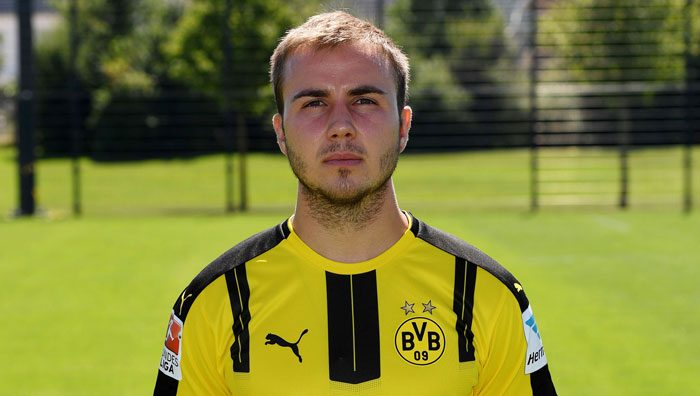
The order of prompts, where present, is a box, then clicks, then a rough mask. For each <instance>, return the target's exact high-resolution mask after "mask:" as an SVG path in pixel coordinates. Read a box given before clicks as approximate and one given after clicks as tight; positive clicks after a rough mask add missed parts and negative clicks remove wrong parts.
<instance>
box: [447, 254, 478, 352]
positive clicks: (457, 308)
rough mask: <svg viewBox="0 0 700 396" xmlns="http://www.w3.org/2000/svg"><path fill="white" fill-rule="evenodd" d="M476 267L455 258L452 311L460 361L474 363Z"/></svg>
mask: <svg viewBox="0 0 700 396" xmlns="http://www.w3.org/2000/svg"><path fill="white" fill-rule="evenodd" d="M475 285H476V265H474V264H473V263H469V262H467V261H466V260H464V259H463V258H460V257H455V287H454V303H453V305H452V307H453V308H452V309H453V310H454V312H455V313H456V314H457V326H456V329H457V335H458V345H459V361H460V362H472V361H474V360H475V357H474V333H473V332H472V319H473V312H472V311H473V309H474V287H475Z"/></svg>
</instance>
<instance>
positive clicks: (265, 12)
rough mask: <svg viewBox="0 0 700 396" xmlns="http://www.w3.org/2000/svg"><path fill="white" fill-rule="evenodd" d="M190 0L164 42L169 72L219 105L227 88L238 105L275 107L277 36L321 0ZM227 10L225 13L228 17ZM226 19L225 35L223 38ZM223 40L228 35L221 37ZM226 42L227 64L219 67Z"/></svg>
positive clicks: (254, 111) (248, 110) (251, 109)
mask: <svg viewBox="0 0 700 396" xmlns="http://www.w3.org/2000/svg"><path fill="white" fill-rule="evenodd" d="M227 1H231V0H193V1H192V2H191V3H190V4H189V6H188V7H187V9H186V12H185V13H184V15H183V18H182V19H180V21H179V22H178V24H177V26H176V27H175V29H174V31H172V32H171V34H170V39H169V40H168V42H167V43H165V45H164V47H163V48H164V50H165V54H166V56H167V59H168V64H169V68H168V75H169V76H170V77H171V78H172V79H174V80H176V81H179V82H180V83H182V84H184V85H186V86H189V87H191V88H192V89H196V90H197V91H200V92H204V93H206V94H208V95H212V96H213V97H215V98H217V100H218V101H219V102H220V103H221V104H222V105H223V104H224V102H225V101H226V97H227V95H228V94H230V95H231V98H232V100H233V103H232V105H233V107H234V109H235V110H236V111H239V112H243V113H245V114H248V115H250V116H261V115H263V114H264V115H265V116H267V115H268V114H269V113H270V112H271V111H272V109H273V107H272V104H273V103H272V102H273V101H272V91H271V90H270V88H269V77H268V70H269V58H270V55H271V54H272V51H273V50H274V48H275V46H276V45H277V42H278V40H279V37H280V36H282V35H283V34H284V32H285V31H286V30H288V29H290V28H291V27H292V26H294V25H296V24H298V23H300V22H302V18H303V17H304V16H306V15H311V13H312V12H313V11H316V10H317V8H318V6H319V1H304V0H288V1H285V2H281V1H274V0H236V1H231V3H230V4H233V5H235V6H234V7H231V9H230V10H227V8H226V3H227ZM226 13H229V15H228V17H226ZM224 24H228V29H229V31H230V34H229V37H228V38H225V37H224V36H225V31H224ZM224 40H230V41H229V42H228V43H225V42H224ZM226 44H228V45H230V48H231V51H232V54H231V55H232V56H231V58H232V59H231V61H232V62H231V70H230V75H226V74H225V73H224V72H223V70H222V65H224V64H225V62H226V59H225V54H224V51H222V49H223V48H224V47H225V45H226Z"/></svg>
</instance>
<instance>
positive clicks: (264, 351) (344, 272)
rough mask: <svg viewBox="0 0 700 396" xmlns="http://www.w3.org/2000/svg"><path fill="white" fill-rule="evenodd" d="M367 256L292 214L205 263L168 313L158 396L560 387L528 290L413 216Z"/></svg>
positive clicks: (524, 391) (521, 391)
mask: <svg viewBox="0 0 700 396" xmlns="http://www.w3.org/2000/svg"><path fill="white" fill-rule="evenodd" d="M410 220H411V224H410V227H409V228H408V229H407V230H406V232H405V233H404V234H403V236H402V237H401V239H399V240H398V241H397V242H396V243H395V244H394V245H393V246H392V247H391V248H389V249H388V250H387V251H385V252H384V253H382V254H381V255H379V256H377V257H375V258H373V259H371V260H368V261H364V262H360V263H353V264H347V263H339V262H334V261H331V260H329V259H327V258H325V257H323V256H321V255H319V254H317V253H316V252H314V251H313V250H312V249H311V248H309V247H308V246H307V245H306V244H305V243H304V242H303V241H302V240H301V239H300V238H299V237H298V235H297V234H296V233H295V232H294V230H293V227H292V222H291V221H289V220H288V221H285V222H284V223H282V224H280V225H278V226H276V227H273V228H271V229H269V230H267V231H264V232H262V233H259V234H257V235H255V236H253V237H251V238H249V239H247V240H246V241H244V242H242V243H240V244H239V245H237V246H235V247H234V248H232V249H231V250H229V251H228V252H226V253H224V254H223V255H222V256H221V257H219V258H218V259H216V260H215V261H214V262H212V263H211V264H210V265H209V266H207V267H206V268H205V269H204V270H203V271H202V272H201V273H200V274H199V275H197V276H196V277H195V278H194V280H193V281H192V282H191V283H190V284H189V285H188V286H187V288H185V290H184V291H183V292H182V293H181V294H180V295H179V296H178V298H177V300H176V301H175V305H174V306H173V310H172V312H171V315H170V321H169V324H168V328H167V333H166V339H165V345H164V347H163V354H162V357H161V363H160V370H159V372H158V378H157V381H156V387H155V394H156V395H235V396H239V395H241V396H242V395H256V396H257V395H280V394H284V395H351V394H362V395H401V396H408V395H554V394H556V393H555V390H554V385H553V384H552V380H551V377H550V374H549V369H548V366H547V358H546V355H545V354H544V349H543V348H542V341H541V339H540V331H539V329H538V328H537V324H536V323H535V320H534V317H533V315H532V309H531V308H530V305H529V303H528V299H527V297H526V296H525V292H524V291H523V288H522V286H521V285H520V284H519V283H518V282H517V280H516V279H515V278H514V277H513V276H512V275H511V274H510V273H509V272H508V271H506V270H505V269H504V268H503V267H501V266H500V265H499V264H498V263H496V262H495V261H494V260H493V259H491V258H489V257H488V256H486V255H485V254H484V253H482V252H481V251H479V250H477V249H476V248H474V247H472V246H471V245H469V244H467V243H465V242H463V241H461V240H459V239H457V238H455V237H453V236H451V235H448V234H446V233H444V232H442V231H439V230H437V229H435V228H433V227H430V226H428V225H426V224H425V223H423V222H421V221H420V220H418V219H416V218H413V217H411V219H410Z"/></svg>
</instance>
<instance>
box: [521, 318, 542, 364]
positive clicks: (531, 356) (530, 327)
mask: <svg viewBox="0 0 700 396" xmlns="http://www.w3.org/2000/svg"><path fill="white" fill-rule="evenodd" d="M523 328H524V330H525V340H526V341H527V353H526V354H525V374H530V373H534V372H535V371H537V370H539V369H541V368H542V367H544V366H545V365H546V364H547V356H545V354H544V346H543V345H542V337H541V336H540V331H539V329H538V328H537V323H536V322H535V315H533V313H532V307H530V306H529V305H528V307H527V309H526V310H525V312H523Z"/></svg>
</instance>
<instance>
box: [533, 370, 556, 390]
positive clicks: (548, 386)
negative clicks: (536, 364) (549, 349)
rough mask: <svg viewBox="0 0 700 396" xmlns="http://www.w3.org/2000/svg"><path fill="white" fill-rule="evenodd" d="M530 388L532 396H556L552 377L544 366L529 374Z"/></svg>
mask: <svg viewBox="0 0 700 396" xmlns="http://www.w3.org/2000/svg"><path fill="white" fill-rule="evenodd" d="M530 386H531V387H532V396H556V395H557V391H556V389H554V382H552V376H551V375H550V374H549V367H548V366H547V365H546V364H545V365H544V367H542V368H540V369H539V370H537V371H535V372H534V373H532V374H530Z"/></svg>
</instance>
